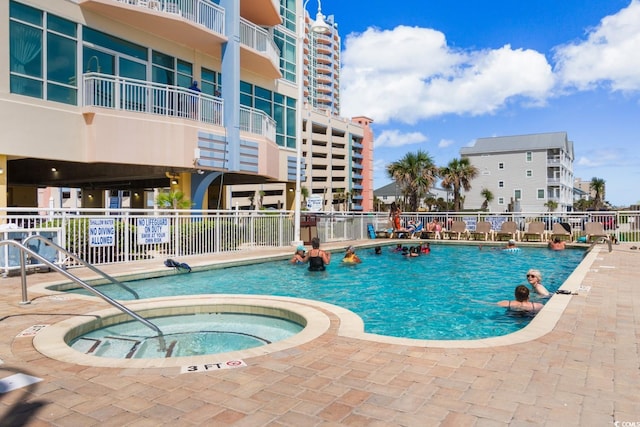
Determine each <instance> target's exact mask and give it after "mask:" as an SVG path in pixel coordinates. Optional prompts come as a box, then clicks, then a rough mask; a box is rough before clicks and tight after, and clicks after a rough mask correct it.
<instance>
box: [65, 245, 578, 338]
mask: <svg viewBox="0 0 640 427" xmlns="http://www.w3.org/2000/svg"><path fill="white" fill-rule="evenodd" d="M407 243H409V244H410V243H413V242H410V241H408V242H407ZM392 249H393V247H392V246H388V247H383V251H382V254H381V255H375V254H374V251H373V248H371V249H360V250H358V251H357V253H358V255H359V256H360V258H361V259H362V261H363V262H362V264H356V265H346V264H342V263H341V262H340V260H341V258H342V255H343V254H342V253H339V252H336V253H333V255H332V262H331V264H330V265H329V266H328V267H327V270H326V271H324V272H309V271H307V269H306V266H304V265H291V264H289V263H288V260H283V261H273V262H266V263H260V264H253V265H244V266H238V267H229V268H224V269H214V270H209V271H205V272H198V273H190V274H182V275H179V276H176V275H171V276H167V277H160V278H154V279H147V280H139V281H132V282H127V285H128V286H130V287H132V288H133V289H134V290H135V291H136V292H138V293H139V294H140V297H141V298H152V297H159V296H172V295H190V294H263V295H281V296H289V297H299V298H307V299H312V300H318V301H323V302H327V303H331V304H335V305H338V306H341V307H344V308H347V309H349V310H351V311H353V312H355V313H356V314H357V315H359V316H360V317H361V318H362V319H363V321H364V323H365V331H366V332H369V333H374V334H380V335H389V336H395V337H404V338H417V339H434V340H445V339H447V340H458V339H478V338H487V337H493V336H500V335H506V334H509V333H512V332H515V331H517V330H519V329H521V328H523V327H524V326H526V325H527V324H528V323H529V321H530V318H529V317H514V316H509V315H507V314H506V312H505V309H504V308H501V307H498V306H496V305H495V303H496V302H497V301H500V300H510V299H513V297H514V296H513V292H514V289H515V287H516V286H517V285H521V284H524V285H526V284H527V282H526V277H525V274H526V272H527V270H529V269H530V268H536V269H538V270H540V271H541V272H542V283H543V284H544V285H545V287H546V288H547V289H548V290H549V291H550V292H554V291H555V290H557V289H558V288H559V287H560V286H561V285H562V283H563V282H564V281H565V280H566V279H567V277H568V276H569V275H570V274H571V272H572V271H573V270H574V269H575V268H576V267H577V265H578V264H579V263H580V261H581V260H582V258H583V255H584V251H583V250H580V249H567V250H564V251H550V250H548V249H546V248H535V247H523V248H522V250H520V251H517V252H505V251H502V250H500V249H497V248H495V247H491V246H484V245H465V246H462V245H446V244H440V245H438V244H432V245H431V253H430V254H425V255H422V256H420V257H416V258H406V257H403V256H402V255H400V254H398V253H395V252H392ZM100 290H101V291H104V292H105V293H106V294H107V295H109V296H111V297H114V298H119V299H129V298H131V295H130V294H129V293H127V292H125V291H123V290H121V289H120V288H118V287H116V286H113V285H105V286H100ZM75 292H79V293H83V294H86V291H84V290H78V291H75ZM558 297H560V298H562V297H564V296H553V297H552V298H558ZM532 300H536V297H535V295H534V294H532ZM540 302H542V303H544V302H545V301H544V300H540Z"/></svg>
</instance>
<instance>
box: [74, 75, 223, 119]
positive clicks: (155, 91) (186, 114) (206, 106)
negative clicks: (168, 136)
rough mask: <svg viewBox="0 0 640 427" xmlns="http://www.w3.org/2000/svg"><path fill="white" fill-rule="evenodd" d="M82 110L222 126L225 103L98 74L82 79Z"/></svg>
mask: <svg viewBox="0 0 640 427" xmlns="http://www.w3.org/2000/svg"><path fill="white" fill-rule="evenodd" d="M82 81H83V89H84V91H83V94H84V96H83V102H82V105H83V107H99V108H110V109H114V110H122V111H130V112H135V113H144V114H153V115H157V116H170V117H178V118H183V119H187V120H194V121H198V122H202V123H207V124H211V125H216V126H223V101H222V99H220V98H217V97H214V96H210V95H206V94H203V93H200V92H193V91H191V90H189V89H185V88H183V87H178V86H169V85H161V84H158V83H152V82H147V81H143V80H134V79H127V78H122V77H117V76H111V75H107V74H99V73H87V74H84V75H83V76H82Z"/></svg>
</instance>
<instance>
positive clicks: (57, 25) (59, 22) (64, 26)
mask: <svg viewBox="0 0 640 427" xmlns="http://www.w3.org/2000/svg"><path fill="white" fill-rule="evenodd" d="M47 29H48V30H49V31H54V32H56V33H60V34H64V35H65V36H69V37H72V38H74V39H75V38H76V36H77V26H76V24H75V22H71V21H67V20H66V19H63V18H60V17H58V16H55V15H51V14H48V15H47Z"/></svg>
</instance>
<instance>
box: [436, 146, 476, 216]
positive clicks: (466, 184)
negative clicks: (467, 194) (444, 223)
mask: <svg viewBox="0 0 640 427" xmlns="http://www.w3.org/2000/svg"><path fill="white" fill-rule="evenodd" d="M440 176H442V187H443V188H445V189H446V190H452V191H453V210H454V211H456V212H459V211H460V210H462V198H461V197H460V190H461V189H464V191H469V190H471V180H472V179H473V178H475V177H476V176H478V168H476V167H475V166H473V165H472V164H471V162H470V161H469V159H468V158H467V157H463V158H462V159H453V160H451V161H450V162H449V164H448V165H447V166H445V167H443V168H441V169H440Z"/></svg>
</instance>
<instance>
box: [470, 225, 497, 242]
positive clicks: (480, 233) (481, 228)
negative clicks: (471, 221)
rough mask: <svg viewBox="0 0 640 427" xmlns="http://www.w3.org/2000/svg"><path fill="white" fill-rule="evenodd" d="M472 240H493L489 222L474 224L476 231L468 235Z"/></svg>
mask: <svg viewBox="0 0 640 427" xmlns="http://www.w3.org/2000/svg"><path fill="white" fill-rule="evenodd" d="M469 239H472V240H493V230H491V223H490V222H489V221H480V222H478V223H477V224H476V230H475V231H471V232H470V233H469Z"/></svg>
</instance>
